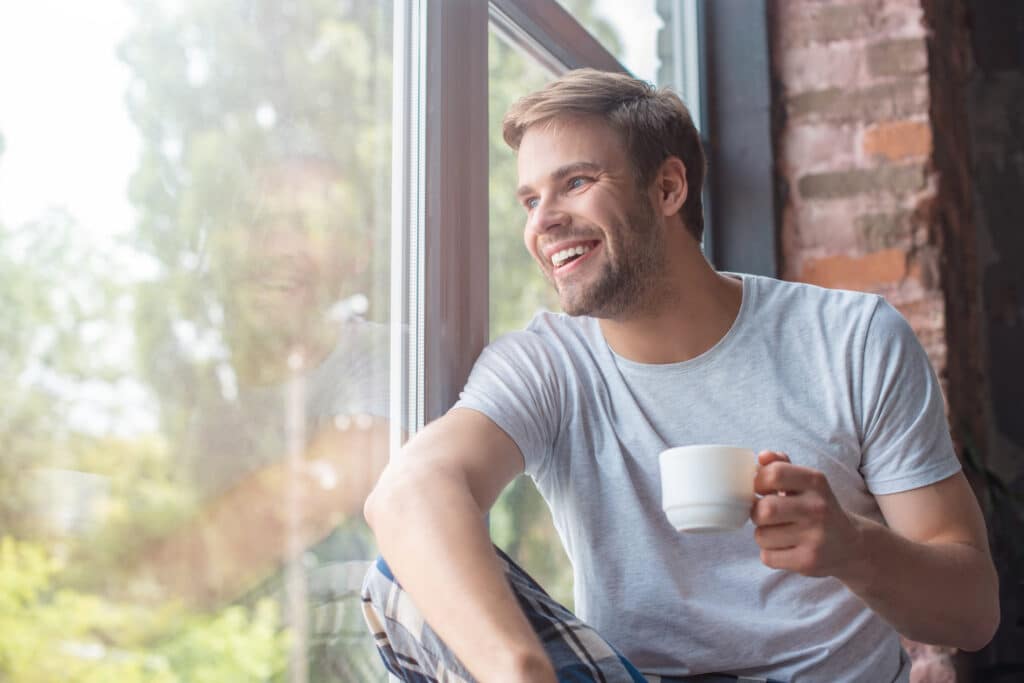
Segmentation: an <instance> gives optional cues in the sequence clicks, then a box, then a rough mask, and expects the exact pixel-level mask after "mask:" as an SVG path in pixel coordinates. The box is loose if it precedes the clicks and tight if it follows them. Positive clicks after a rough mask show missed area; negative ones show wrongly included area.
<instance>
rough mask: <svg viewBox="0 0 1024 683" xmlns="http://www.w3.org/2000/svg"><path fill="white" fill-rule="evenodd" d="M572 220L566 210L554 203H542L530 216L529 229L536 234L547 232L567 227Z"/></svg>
mask: <svg viewBox="0 0 1024 683" xmlns="http://www.w3.org/2000/svg"><path fill="white" fill-rule="evenodd" d="M570 221H571V219H570V218H569V214H568V213H566V212H565V210H564V209H563V208H562V207H560V206H558V205H557V204H556V203H554V202H549V201H541V203H540V204H538V205H537V206H536V207H534V209H533V212H532V213H531V215H530V220H529V223H528V227H529V229H530V230H532V231H533V232H536V233H542V232H547V231H548V230H551V229H552V228H564V227H567V226H568V225H569V223H570Z"/></svg>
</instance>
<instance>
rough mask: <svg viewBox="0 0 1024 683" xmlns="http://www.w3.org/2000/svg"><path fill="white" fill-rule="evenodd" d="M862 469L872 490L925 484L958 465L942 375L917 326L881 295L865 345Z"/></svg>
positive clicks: (905, 488) (892, 490)
mask: <svg viewBox="0 0 1024 683" xmlns="http://www.w3.org/2000/svg"><path fill="white" fill-rule="evenodd" d="M862 367H863V377H864V379H863V391H862V403H861V406H862V412H863V420H862V456H861V474H862V475H863V477H864V481H865V482H866V483H867V486H868V490H870V491H871V493H872V494H875V495H881V494H887V493H898V492H900V491H908V490H910V489H915V488H919V487H921V486H927V485H928V484H933V483H935V482H938V481H941V480H943V479H945V478H947V477H950V476H952V475H953V474H955V473H956V472H958V471H959V470H960V463H959V461H958V460H957V457H956V453H955V452H954V450H953V443H952V440H951V439H950V436H949V427H948V424H947V422H946V413H945V404H944V402H943V399H942V390H941V388H940V386H939V381H938V378H937V377H936V376H935V372H934V370H933V369H932V366H931V363H930V362H929V360H928V356H927V354H926V353H925V351H924V349H923V348H922V347H921V344H920V342H919V341H918V340H917V337H916V336H915V335H914V331H913V330H912V329H911V328H910V325H909V324H908V323H907V321H906V320H904V319H903V316H901V315H900V314H899V312H897V311H896V309H894V308H893V307H892V306H891V305H889V304H888V303H887V302H885V301H884V300H882V299H879V301H878V305H877V306H876V308H875V311H874V314H873V316H872V318H871V320H870V322H869V325H868V331H867V335H866V338H865V345H864V361H863V366H862Z"/></svg>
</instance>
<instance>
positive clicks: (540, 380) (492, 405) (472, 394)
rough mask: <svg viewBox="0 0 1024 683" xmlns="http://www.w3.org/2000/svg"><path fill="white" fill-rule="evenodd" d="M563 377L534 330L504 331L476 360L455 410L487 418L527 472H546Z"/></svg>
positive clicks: (559, 414) (535, 475)
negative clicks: (518, 455)
mask: <svg viewBox="0 0 1024 683" xmlns="http://www.w3.org/2000/svg"><path fill="white" fill-rule="evenodd" d="M563 379H564V376H563V374H562V373H559V372H558V371H557V364H556V363H555V362H554V360H553V357H552V351H551V349H550V348H548V345H547V344H546V343H545V342H544V341H543V340H542V339H541V338H540V337H539V336H538V335H537V334H535V333H532V332H529V331H524V332H514V333H512V334H508V335H505V336H503V337H501V338H499V339H498V340H496V341H495V342H493V343H492V344H490V345H489V346H488V347H487V348H485V349H484V351H483V353H482V354H481V355H480V357H479V358H478V359H477V361H476V364H475V365H474V366H473V371H472V372H471V373H470V376H469V381H468V382H467V383H466V386H465V388H464V389H463V391H462V393H461V394H460V396H459V400H458V402H457V403H456V404H455V406H454V408H471V409H473V410H476V411H478V412H481V413H483V414H484V415H486V416H487V417H489V418H490V419H491V420H492V421H493V422H494V423H495V424H496V425H497V426H498V427H499V428H500V429H501V430H502V431H504V432H505V433H506V434H508V435H509V437H511V439H512V440H513V441H514V442H515V443H516V445H517V446H519V450H520V451H521V452H522V454H523V460H524V461H525V463H526V473H527V474H528V475H530V476H531V477H532V478H534V479H538V478H541V477H544V476H546V474H547V470H548V468H549V464H550V460H551V452H552V446H553V444H554V442H555V439H556V437H557V435H558V431H559V427H560V424H561V421H562V417H563V403H562V397H563V392H562V386H563V382H562V380H563Z"/></svg>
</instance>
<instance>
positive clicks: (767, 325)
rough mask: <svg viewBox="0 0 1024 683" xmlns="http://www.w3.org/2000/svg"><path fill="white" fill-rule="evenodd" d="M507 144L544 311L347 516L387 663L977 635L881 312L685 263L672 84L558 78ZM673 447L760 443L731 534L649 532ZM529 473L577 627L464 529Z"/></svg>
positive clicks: (471, 665)
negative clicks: (543, 285)
mask: <svg viewBox="0 0 1024 683" xmlns="http://www.w3.org/2000/svg"><path fill="white" fill-rule="evenodd" d="M504 134H505V139H506V141H507V142H508V143H509V144H510V145H511V146H512V147H513V148H514V149H516V150H517V151H518V170H519V182H520V187H519V189H518V191H517V195H518V197H519V199H520V201H521V203H522V204H523V206H524V208H525V210H526V215H527V218H526V228H525V233H524V239H525V242H526V247H527V249H528V250H529V251H530V253H531V254H532V255H533V256H534V258H535V259H536V261H537V263H538V265H539V266H540V268H541V270H542V271H543V272H544V274H545V275H546V276H547V277H548V278H549V279H550V280H551V281H552V282H553V284H554V286H555V288H556V289H557V291H558V294H559V297H560V300H561V304H562V307H563V309H564V311H565V313H566V315H554V314H541V315H538V316H537V317H536V318H535V319H534V320H533V322H531V324H530V325H529V327H528V328H527V329H526V330H525V331H523V332H521V333H516V334H513V335H509V336H506V337H504V338H502V339H500V340H498V341H497V342H495V343H493V344H492V345H491V346H490V347H488V349H486V350H485V352H484V353H483V354H482V355H481V357H480V359H479V360H478V362H477V365H476V367H475V368H474V371H473V373H472V376H471V377H470V380H469V382H468V384H467V386H466V388H465V391H464V392H463V394H462V397H461V399H460V401H459V402H458V404H456V406H455V407H454V408H453V409H452V410H451V411H449V412H448V413H447V414H446V415H445V416H444V417H442V418H440V419H438V420H437V421H435V422H434V423H432V424H431V425H429V426H428V427H427V428H426V429H424V430H423V431H422V432H421V433H420V434H418V435H417V436H416V437H415V438H414V439H412V440H411V441H410V443H409V444H408V445H407V446H406V447H405V448H404V449H403V451H402V454H401V457H399V458H398V459H397V460H396V461H395V462H393V463H392V464H391V465H389V467H388V468H386V470H385V472H384V474H383V476H382V477H381V480H380V481H379V483H378V485H377V487H376V489H375V491H374V492H373V493H372V494H371V497H370V498H369V500H368V501H367V504H366V507H365V512H366V516H367V519H368V521H369V522H370V525H371V527H372V528H373V530H374V532H375V534H376V537H377V540H378V543H379V547H380V550H381V554H382V557H383V558H386V560H387V564H384V562H383V560H382V561H380V562H379V563H378V566H377V569H376V570H373V571H371V573H370V574H369V575H368V577H367V580H366V582H365V584H364V601H365V602H366V603H367V609H366V614H367V618H368V621H369V623H370V625H371V628H372V630H374V631H375V632H376V635H377V638H378V646H379V647H380V649H381V652H382V654H383V655H384V657H385V661H386V662H388V663H389V665H390V668H392V670H393V671H394V672H395V673H398V674H399V675H401V676H404V677H406V679H407V680H424V679H422V678H416V676H417V675H418V674H419V675H423V676H425V677H426V679H427V680H434V679H437V680H449V679H451V680H459V679H460V678H459V677H461V678H462V679H469V678H475V679H477V680H481V681H487V682H490V681H554V680H556V676H557V679H560V680H607V681H613V680H621V681H643V680H644V678H642V677H641V675H640V673H638V670H639V671H640V672H643V675H644V676H646V677H647V680H662V681H670V680H685V679H687V677H690V676H697V675H704V677H703V678H699V679H696V680H736V677H737V676H740V677H744V679H749V678H754V679H761V680H791V681H797V680H810V681H845V680H849V681H867V680H870V681H883V680H885V681H892V680H901V681H905V680H908V676H909V661H908V659H907V657H906V655H905V653H904V652H903V651H902V649H901V647H900V644H899V638H898V635H897V633H902V634H904V635H906V636H907V637H909V638H912V639H915V640H920V641H925V642H931V643H942V644H946V645H953V646H957V647H960V648H964V649H977V648H980V647H982V646H983V645H985V644H986V643H987V642H988V640H989V639H990V638H991V636H992V633H993V632H994V629H995V627H996V625H997V622H998V616H997V615H998V598H997V586H996V577H995V572H994V569H993V566H992V563H991V559H990V557H989V552H988V547H987V541H986V534H985V527H984V523H983V520H982V518H981V514H980V511H979V508H978V506H977V502H976V501H975V499H974V497H973V494H972V493H971V491H970V488H969V487H968V485H967V482H966V480H965V478H964V476H963V475H962V473H960V471H959V465H958V463H957V459H956V457H955V454H954V452H953V449H952V446H951V442H950V438H949V434H948V430H947V428H946V424H945V417H944V410H943V402H942V397H941V395H940V392H939V387H938V383H937V381H936V379H935V377H934V374H933V373H932V371H931V368H930V366H929V363H928V359H927V357H926V356H925V354H924V352H923V350H922V349H921V347H920V345H919V344H918V342H917V341H916V339H915V338H914V336H913V333H912V331H911V330H910V328H909V326H908V325H907V324H906V322H905V321H904V320H903V319H902V318H901V317H900V316H899V314H898V313H896V312H895V310H894V309H892V308H891V307H890V306H888V305H887V304H886V303H885V302H884V301H883V300H882V299H881V298H880V297H877V296H872V295H866V294H858V293H852V292H841V291H833V290H825V289H821V288H817V287H812V286H807V285H800V284H793V283H785V282H779V281H776V280H771V279H768V278H762V277H753V276H746V275H742V276H741V275H734V274H726V273H718V272H715V271H714V270H713V269H712V268H711V267H710V266H709V265H708V263H707V262H706V261H705V259H704V257H703V255H702V253H701V251H700V237H701V232H702V229H703V222H702V217H701V203H700V191H701V185H702V183H703V177H704V157H703V153H702V151H701V149H700V144H699V138H698V136H697V132H696V131H695V130H694V127H693V124H692V122H691V120H690V117H689V115H688V113H687V112H686V109H685V107H684V106H683V105H682V103H681V102H680V101H679V100H678V99H677V98H676V97H675V96H674V95H672V94H670V93H668V92H656V91H654V90H653V89H652V88H650V87H649V86H647V85H646V84H644V83H642V82H639V81H636V80H634V79H631V78H628V77H626V76H622V75H613V74H604V73H599V72H595V71H590V70H583V71H577V72H573V73H570V74H568V75H567V76H565V77H563V78H561V79H559V80H557V81H555V82H554V83H552V84H550V85H548V86H547V87H545V88H544V89H542V90H541V91H539V92H537V93H535V94H532V95H529V96H527V97H526V98H524V99H522V100H520V101H519V102H518V103H516V104H515V105H514V106H513V108H512V110H511V111H510V112H509V113H508V114H507V116H506V118H505V123H504ZM692 443H730V444H741V445H749V446H753V447H755V448H759V449H765V450H763V451H762V452H761V453H760V455H759V460H760V464H761V467H760V468H759V471H758V474H757V477H756V479H755V482H754V484H755V490H756V492H757V493H758V494H759V498H758V499H757V502H756V503H755V504H754V506H753V508H752V510H751V521H752V525H750V526H747V527H745V528H744V529H742V530H740V531H737V532H733V533H723V534H711V535H691V534H680V533H677V532H676V531H675V530H674V529H673V528H672V527H671V525H670V524H669V523H668V521H667V520H666V518H665V517H664V515H663V513H662V512H661V509H660V504H659V503H660V500H659V498H660V495H659V480H658V465H657V456H658V453H659V452H660V451H661V450H663V449H665V448H667V447H670V446H679V445H686V444H692ZM524 470H525V472H526V473H527V474H529V475H530V476H531V477H533V478H534V479H535V481H536V482H537V484H538V487H539V489H540V491H541V492H542V493H543V494H544V496H545V498H546V499H547V501H548V502H549V504H550V506H551V509H552V513H553V516H554V520H555V524H556V527H557V528H558V531H559V533H560V535H561V538H562V540H563V542H564V543H565V545H566V549H567V551H568V553H569V556H570V558H571V559H572V562H573V568H574V579H575V589H576V607H577V609H578V611H579V615H580V618H581V619H582V621H583V622H586V624H584V623H582V622H581V621H578V620H574V618H573V617H572V616H571V615H568V614H567V613H565V612H564V611H560V610H559V608H558V607H557V606H553V605H552V604H551V602H550V600H549V599H546V597H545V596H543V594H542V592H540V591H539V589H537V588H536V587H535V586H534V585H532V583H531V582H530V581H529V580H528V579H527V578H524V577H523V575H522V573H521V570H519V569H518V568H517V567H515V566H513V565H511V564H510V562H509V561H508V560H507V558H503V557H501V556H500V555H499V554H497V553H495V551H494V550H493V549H492V546H491V544H490V542H489V541H488V536H487V530H486V526H485V523H484V514H485V513H486V511H487V510H488V509H489V508H490V506H491V505H492V504H493V502H494V500H495V498H496V497H497V496H498V494H499V492H500V491H501V490H502V488H503V487H504V486H505V485H506V484H507V483H508V482H509V481H511V480H512V479H513V478H514V477H515V476H516V475H518V474H519V473H521V472H523V471H524ZM953 587H955V590H953ZM939 596H941V597H939ZM424 619H425V623H426V624H429V626H426V625H425V623H424ZM597 634H600V636H598V635H597Z"/></svg>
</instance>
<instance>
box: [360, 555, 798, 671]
mask: <svg viewBox="0 0 1024 683" xmlns="http://www.w3.org/2000/svg"><path fill="white" fill-rule="evenodd" d="M495 551H496V552H497V553H498V557H499V558H501V561H502V563H503V564H504V567H505V576H506V578H507V579H508V582H509V585H510V586H511V587H512V590H513V592H514V593H515V596H516V598H517V599H518V601H519V606H520V607H521V608H522V610H523V612H524V613H525V614H526V617H527V619H528V620H529V621H530V625H531V626H533V629H534V631H535V632H536V633H537V635H538V637H539V638H540V641H541V643H543V645H544V648H545V649H546V650H547V654H548V657H550V659H551V662H552V664H554V667H555V672H556V673H557V675H558V681H559V683H594V682H596V683H684V682H685V683H744V682H753V681H762V682H763V683H780V682H779V681H772V680H771V679H767V680H766V679H761V678H742V677H737V676H732V675H729V674H702V675H699V676H689V677H682V678H680V677H674V676H656V675H650V674H648V675H644V674H641V673H640V672H639V671H638V670H637V669H636V667H634V666H633V665H632V664H631V663H630V662H629V660H627V659H626V658H625V657H623V656H622V655H621V654H619V652H618V651H617V650H616V649H615V648H614V647H612V646H611V645H610V644H609V643H608V642H607V641H606V640H605V639H604V638H602V637H601V636H600V635H599V634H598V633H597V631H595V630H594V629H592V628H591V627H589V626H587V625H586V624H585V623H583V622H582V621H580V620H579V619H578V618H577V617H576V616H575V615H574V614H573V613H572V612H570V611H569V610H567V609H566V608H565V607H563V606H562V605H560V604H558V603H557V602H555V601H554V600H553V599H552V598H551V597H550V596H549V595H548V594H547V593H546V592H545V591H544V589H543V588H541V587H540V586H539V585H538V584H537V582H536V581H534V580H533V579H532V578H531V577H530V576H529V574H527V573H526V572H525V571H523V569H522V568H521V567H519V566H518V565H517V564H516V563H515V562H513V561H512V560H511V559H510V558H509V557H508V556H507V555H505V553H503V552H502V551H501V550H500V549H498V548H495ZM362 599H363V616H364V617H365V618H366V623H367V626H369V628H370V632H371V633H372V634H373V637H374V642H375V644H376V646H377V651H378V652H379V653H380V656H381V658H382V659H383V660H384V666H385V667H387V669H388V671H390V672H391V673H392V674H393V675H394V676H396V677H398V678H399V679H400V680H402V681H407V682H408V683H473V681H475V679H474V678H473V676H472V675H471V674H470V673H469V672H468V671H466V669H465V667H463V666H462V664H461V663H460V662H459V660H458V659H457V658H456V657H455V655H454V654H453V653H452V652H451V650H449V649H448V647H447V646H446V645H445V644H444V643H443V642H442V641H441V639H440V638H438V636H437V634H435V633H434V632H433V630H432V629H431V628H430V626H429V625H427V623H426V622H425V621H424V620H423V617H422V616H421V615H420V613H419V610H417V609H416V607H415V606H414V605H413V604H412V600H411V599H410V597H409V595H408V594H407V593H406V592H405V591H404V590H402V587H401V586H400V585H399V583H398V581H396V580H395V577H394V575H393V574H392V573H391V569H390V568H389V567H388V566H387V564H386V563H385V562H384V560H383V558H378V559H377V562H376V563H375V564H374V565H373V566H372V567H371V568H370V570H369V571H368V572H367V574H366V578H365V579H364V580H363V590H362Z"/></svg>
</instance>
